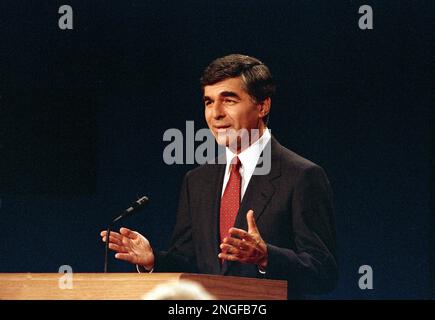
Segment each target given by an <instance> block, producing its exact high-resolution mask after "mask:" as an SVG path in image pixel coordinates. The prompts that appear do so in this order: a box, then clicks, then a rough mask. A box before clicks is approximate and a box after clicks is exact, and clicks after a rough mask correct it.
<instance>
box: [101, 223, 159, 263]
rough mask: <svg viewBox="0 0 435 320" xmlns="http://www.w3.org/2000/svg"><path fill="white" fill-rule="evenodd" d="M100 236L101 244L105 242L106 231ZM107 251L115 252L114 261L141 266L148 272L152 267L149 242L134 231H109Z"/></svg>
mask: <svg viewBox="0 0 435 320" xmlns="http://www.w3.org/2000/svg"><path fill="white" fill-rule="evenodd" d="M100 235H101V238H102V240H103V242H106V238H107V237H106V236H107V231H102V232H101V233H100ZM109 249H111V250H113V251H115V252H116V254H115V258H116V259H119V260H124V261H128V262H131V263H134V264H138V265H141V266H143V267H145V268H146V269H148V270H151V269H152V268H153V267H154V254H153V249H152V248H151V245H150V242H149V241H148V240H147V239H146V238H145V237H144V236H143V235H141V234H140V233H138V232H136V231H131V230H130V229H127V228H121V229H119V233H117V232H113V231H111V232H110V240H109Z"/></svg>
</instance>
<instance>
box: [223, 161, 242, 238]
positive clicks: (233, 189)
mask: <svg viewBox="0 0 435 320" xmlns="http://www.w3.org/2000/svg"><path fill="white" fill-rule="evenodd" d="M240 166H241V162H240V160H239V158H238V157H234V158H233V160H232V161H231V174H230V179H229V180H228V183H227V186H226V187H225V191H224V195H223V196H222V198H221V210H220V237H221V242H222V240H223V239H224V238H225V237H227V236H228V229H229V228H231V227H232V226H234V222H235V220H236V216H237V212H238V211H239V207H240V186H241V182H242V177H241V176H240V172H239V169H240Z"/></svg>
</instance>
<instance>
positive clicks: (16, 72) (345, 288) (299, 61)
mask: <svg viewBox="0 0 435 320" xmlns="http://www.w3.org/2000/svg"><path fill="white" fill-rule="evenodd" d="M66 2H68V3H65V1H50V2H49V3H39V2H34V1H31V2H29V1H2V3H1V5H0V7H1V10H0V12H1V19H0V23H1V28H0V30H1V31H0V32H1V39H2V40H1V44H0V48H1V50H0V81H1V82H0V113H1V117H0V124H1V125H0V155H1V157H0V217H1V218H0V221H1V222H0V225H1V235H0V238H1V241H0V257H1V258H0V272H57V271H58V269H59V267H60V266H61V265H70V266H71V267H72V268H73V270H74V271H75V272H100V271H102V270H103V257H104V250H103V249H104V247H103V244H102V243H101V242H100V237H99V232H100V231H101V230H102V229H104V228H105V227H106V224H107V222H108V221H109V220H110V219H111V218H112V217H113V216H114V215H115V214H116V213H117V212H118V211H120V210H122V209H124V208H126V206H128V205H129V204H130V203H131V202H132V201H133V200H135V199H136V197H137V196H141V195H147V196H149V198H150V199H151V201H150V204H149V206H148V207H147V208H146V209H145V210H144V211H143V212H142V213H140V214H138V215H136V216H132V217H130V218H128V219H127V220H126V221H125V223H124V225H125V226H127V227H130V228H133V229H135V230H138V231H140V232H141V233H143V234H144V235H146V236H147V237H148V238H149V240H150V241H151V243H152V244H153V246H155V247H156V248H160V249H164V248H166V247H167V245H168V243H169V239H170V234H171V231H172V229H173V227H174V223H175V215H176V207H177V201H178V193H179V190H180V184H181V181H182V178H183V175H184V174H185V173H186V172H187V171H188V170H189V169H191V168H193V167H194V165H173V166H168V165H166V164H165V163H164V161H163V158H162V155H163V150H164V148H165V147H166V146H167V144H168V143H167V142H164V141H163V134H164V132H165V131H166V130H167V129H169V128H178V129H180V130H181V131H182V132H185V126H186V121H187V120H193V121H194V123H195V128H196V129H199V128H201V127H206V123H205V121H204V116H203V109H204V108H203V105H202V102H201V92H200V89H199V77H200V74H201V72H202V70H203V68H204V67H205V66H206V65H207V64H208V63H209V62H210V61H211V60H213V59H214V58H216V57H219V56H223V55H226V54H230V53H243V54H248V55H252V56H255V57H258V58H260V59H261V60H263V61H264V62H265V63H266V64H267V65H268V66H269V67H270V69H271V71H272V73H273V75H274V76H275V78H276V81H277V83H278V89H277V95H276V98H275V99H274V100H273V104H272V111H271V116H270V123H269V127H270V129H271V130H272V133H273V135H275V137H276V138H277V139H278V140H279V141H280V143H281V144H283V145H284V146H286V147H288V148H290V149H292V150H294V151H295V152H297V153H299V154H301V155H302V156H304V157H306V158H308V159H310V160H312V161H314V162H315V163H317V164H319V165H320V166H322V167H323V168H324V169H325V171H326V172H327V174H328V176H329V179H330V182H331V184H332V187H333V190H334V201H335V209H336V220H337V237H338V246H339V248H338V250H339V264H340V281H339V284H338V286H337V288H336V290H334V291H333V292H331V293H330V294H328V295H324V296H317V297H322V298H323V297H326V298H356V299H373V298H424V297H428V296H429V295H430V292H431V291H430V290H431V286H430V281H431V280H433V273H431V268H430V266H431V265H430V262H431V261H432V262H433V256H432V257H431V256H430V253H431V252H432V253H433V251H434V250H433V249H434V242H433V237H432V238H431V233H430V232H431V229H430V224H431V223H432V222H433V220H431V219H433V217H432V216H431V215H430V213H431V208H430V185H431V162H430V146H431V135H430V133H431V132H430V130H431V127H430V125H431V109H432V108H433V105H432V103H433V101H431V100H430V96H429V92H430V90H431V89H433V88H431V87H430V82H429V80H430V76H432V77H433V74H431V70H433V69H431V62H432V61H431V55H432V54H433V51H432V49H433V47H432V44H433V19H431V15H432V14H433V12H434V8H433V6H431V5H430V4H429V3H430V1H270V0H268V1H239V0H231V1H140V0H135V1H133V0H129V1H66ZM63 4H68V5H70V6H71V8H72V9H73V29H72V30H68V29H67V30H61V29H60V28H59V24H58V23H59V18H61V16H62V14H59V13H58V10H59V7H60V6H61V5H63ZM365 4H368V5H370V6H371V8H372V9H373V29H367V30H361V29H360V27H359V24H358V21H359V19H360V17H361V16H362V15H363V14H360V13H358V10H359V8H360V7H361V6H362V5H365ZM430 7H432V8H430ZM432 143H433V141H432ZM432 178H433V177H432ZM432 231H433V230H432ZM432 235H433V234H432ZM431 259H432V260H431ZM362 265H369V266H371V267H372V269H373V289H372V290H361V289H360V288H359V286H358V279H359V278H360V276H361V275H360V274H359V273H358V270H359V268H360V266H362ZM110 267H111V270H113V271H119V272H128V271H131V272H134V268H133V267H132V266H131V265H128V264H127V263H123V262H119V261H115V260H111V266H110ZM432 271H433V269H432ZM432 288H433V287H432Z"/></svg>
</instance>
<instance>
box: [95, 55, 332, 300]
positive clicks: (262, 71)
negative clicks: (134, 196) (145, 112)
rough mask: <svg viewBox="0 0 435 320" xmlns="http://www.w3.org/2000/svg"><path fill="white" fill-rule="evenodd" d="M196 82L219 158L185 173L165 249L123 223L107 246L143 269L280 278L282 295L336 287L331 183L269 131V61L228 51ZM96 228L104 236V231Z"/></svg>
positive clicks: (297, 294)
mask: <svg viewBox="0 0 435 320" xmlns="http://www.w3.org/2000/svg"><path fill="white" fill-rule="evenodd" d="M201 85H202V89H203V97H204V104H205V118H206V121H207V124H208V126H209V128H210V130H211V132H212V134H213V135H214V137H215V139H216V141H217V143H218V144H220V145H224V146H226V154H225V155H224V156H223V159H224V160H225V161H223V163H221V161H219V159H218V161H216V162H218V163H217V164H205V165H202V166H200V167H198V168H196V169H194V170H191V171H189V172H188V173H187V174H186V176H185V178H184V181H183V186H182V189H181V195H180V201H179V208H178V217H177V223H176V227H175V230H174V234H173V238H172V244H171V246H170V249H169V250H168V251H166V252H162V251H157V250H153V249H152V247H151V245H150V243H149V241H148V240H147V239H146V238H145V237H143V236H142V235H141V234H139V233H138V232H135V231H131V230H129V229H127V228H121V229H120V232H119V233H116V232H113V233H111V236H110V243H109V248H111V249H112V250H114V251H116V252H117V253H116V255H115V257H116V258H118V259H121V260H125V261H129V262H131V263H134V264H136V265H138V270H140V271H148V272H153V271H154V272H156V271H161V272H196V273H207V274H223V275H232V276H245V277H257V278H270V279H284V280H287V281H288V288H289V289H288V292H289V298H298V297H301V296H302V295H303V294H304V293H320V292H327V291H329V290H331V289H333V288H334V287H335V285H336V281H337V274H338V273H337V260H336V252H335V224H334V216H333V206H332V192H331V188H330V185H329V182H328V179H327V177H326V174H325V172H324V171H323V169H322V168H321V167H319V166H318V165H316V164H314V163H312V162H311V161H309V160H306V159H304V158H302V157H301V156H299V155H297V154H296V153H294V152H292V151H290V150H288V149H286V148H284V147H283V146H281V145H280V144H279V143H278V141H277V140H276V139H275V138H274V137H273V136H272V135H271V134H270V131H269V129H268V128H267V126H266V124H267V118H268V114H269V111H270V107H271V97H272V96H273V94H274V92H275V84H274V82H273V80H272V76H271V74H270V71H269V69H268V68H267V66H266V65H264V64H263V63H262V62H261V61H259V60H258V59H255V58H252V57H249V56H244V55H229V56H225V57H222V58H219V59H216V60H215V61H213V62H212V63H211V64H210V65H209V66H208V67H207V68H206V69H205V71H204V74H203V76H202V78H201ZM260 164H261V165H262V166H263V167H264V166H266V167H268V168H267V169H268V170H266V171H264V170H259V168H261V165H260ZM101 236H102V238H103V241H105V240H106V233H105V231H103V232H102V233H101Z"/></svg>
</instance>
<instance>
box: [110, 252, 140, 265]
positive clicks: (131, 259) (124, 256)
mask: <svg viewBox="0 0 435 320" xmlns="http://www.w3.org/2000/svg"><path fill="white" fill-rule="evenodd" d="M115 258H116V259H119V260H124V261H127V262H131V263H136V257H135V256H132V255H131V254H128V253H117V254H115Z"/></svg>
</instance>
